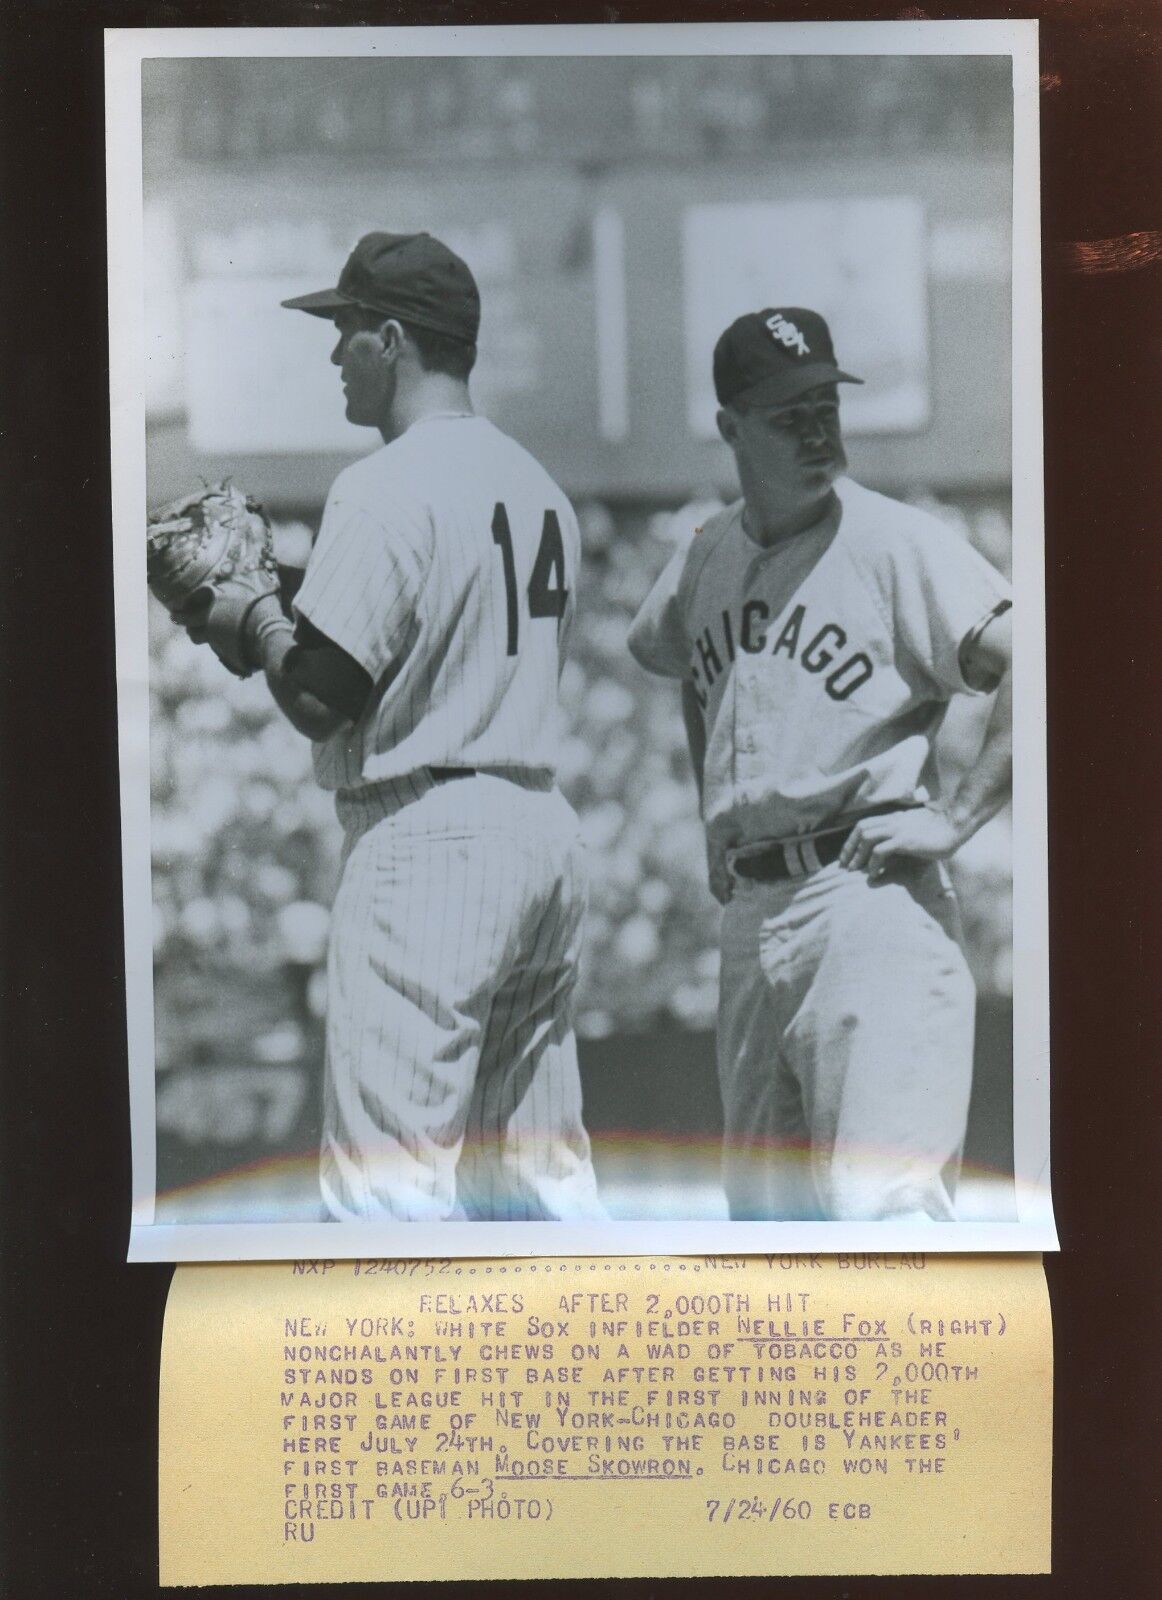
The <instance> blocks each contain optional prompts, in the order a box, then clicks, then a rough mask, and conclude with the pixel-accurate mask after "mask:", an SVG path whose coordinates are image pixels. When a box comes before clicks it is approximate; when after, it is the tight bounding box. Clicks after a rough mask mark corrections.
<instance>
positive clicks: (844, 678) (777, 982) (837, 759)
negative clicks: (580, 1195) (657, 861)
mask: <svg viewBox="0 0 1162 1600" xmlns="http://www.w3.org/2000/svg"><path fill="white" fill-rule="evenodd" d="M859 381H860V380H859V379H858V378H852V377H851V376H850V375H849V374H847V373H845V372H842V371H840V369H839V367H838V365H837V364H836V359H835V354H834V350H833V347H832V342H831V336H830V332H829V330H828V328H827V325H826V323H825V322H824V320H823V318H822V317H820V316H819V315H818V314H817V313H815V312H813V311H809V310H805V309H803V308H800V307H784V308H781V309H777V308H767V309H766V310H763V311H759V312H755V313H752V314H748V315H747V316H744V317H740V318H739V319H738V320H737V321H736V322H734V323H733V324H732V325H731V326H730V327H729V328H728V329H727V330H726V332H725V333H724V334H723V335H722V337H721V339H720V340H719V341H718V344H717V346H716V348H715V352H714V383H715V390H716V393H717V396H718V400H719V404H720V407H721V409H720V411H719V413H718V426H719V430H720V432H721V434H722V437H723V438H724V439H725V441H726V442H727V444H728V445H730V447H731V449H732V451H733V452H734V457H735V461H736V464H737V468H738V474H739V480H740V484H741V488H742V498H741V499H740V500H738V501H737V502H735V503H734V504H733V505H730V506H728V507H727V508H726V509H725V510H724V511H722V512H720V513H718V514H717V515H716V516H713V517H711V518H710V520H709V521H708V522H707V523H706V524H705V526H704V527H702V528H701V529H700V530H699V531H698V532H697V533H696V534H695V535H694V537H693V538H692V540H691V541H690V542H689V544H688V546H687V547H686V548H684V549H682V550H680V551H679V552H678V553H677V554H676V555H675V557H674V558H673V560H672V561H671V563H670V564H669V566H668V567H667V568H666V570H665V571H664V572H663V574H662V576H661V577H660V579H659V580H658V583H657V584H656V586H655V587H654V589H653V591H652V592H651V594H650V595H649V597H648V598H647V600H646V601H645V604H644V605H643V607H642V609H641V611H640V613H639V615H638V616H637V618H636V619H635V621H634V624H633V627H632V630H631V634H630V641H629V643H630V649H631V651H632V652H633V654H634V656H635V657H636V658H637V660H638V661H639V662H640V663H641V664H642V665H643V666H644V667H646V668H647V669H648V670H649V671H651V672H656V673H661V674H664V675H666V676H669V677H673V678H677V679H680V680H681V683H682V707H683V714H684V717H685V721H686V727H687V732H688V736H689V741H690V748H691V756H692V759H693V764H694V768H695V772H696V774H697V778H698V783H699V789H700V793H701V802H702V815H703V819H704V822H705V825H706V836H707V851H708V862H709V873H710V885H711V889H712V891H713V893H714V894H715V896H716V897H717V898H718V899H719V900H720V901H721V902H722V903H723V904H724V906H725V911H724V913H723V925H722V975H721V998H720V1008H719V1026H718V1066H719V1078H720V1083H721V1089H722V1100H723V1107H724V1113H725V1145H724V1162H723V1169H724V1178H725V1183H726V1189H727V1195H728V1198H729V1202H730V1208H731V1214H732V1216H734V1217H745V1218H761V1217H775V1218H800V1219H812V1218H849V1219H850V1218H857V1219H864V1220H874V1219H880V1218H894V1219H899V1218H909V1219H911V1218H917V1219H919V1218H932V1219H936V1220H950V1219H952V1218H953V1215H954V1213H953V1203H952V1195H953V1186H954V1184H955V1179H956V1174H957V1172H958V1168H959V1160H960V1152H961V1147H962V1143H963V1139H964V1131H965V1123H966V1119H967V1112H968V1102H969V1093H970V1089H971V1082H972V1052H973V1023H974V1011H975V995H974V990H973V984H972V980H971V977H970V975H969V971H968V967H967V965H966V962H965V959H964V956H963V953H962V950H961V945H960V932H959V926H958V915H957V908H956V903H955V899H954V896H953V892H952V889H951V887H950V883H949V879H948V876H947V873H946V870H945V868H944V866H943V862H944V861H945V860H946V859H947V858H948V857H950V856H951V855H953V854H954V852H955V851H956V850H957V849H958V848H959V846H960V845H961V844H963V843H964V841H965V840H966V839H968V838H969V837H970V836H971V835H972V834H973V833H975V832H976V830H977V829H978V828H980V827H981V825H982V824H983V823H984V822H985V821H986V820H987V819H988V818H989V817H991V816H993V815H994V814H995V813H996V812H997V811H998V810H999V809H1000V808H1001V806H1002V805H1003V804H1004V803H1005V800H1006V799H1007V797H1008V794H1009V792H1010V785H1011V773H1012V703H1011V689H1010V664H1011V614H1010V605H1011V602H1010V597H1009V591H1008V588H1007V586H1006V584H1005V582H1004V580H1003V579H1002V577H1001V575H1000V574H999V573H998V572H996V571H995V570H994V568H993V567H991V566H990V565H989V563H988V562H986V561H985V560H984V559H983V558H982V557H981V556H979V555H978V554H977V553H976V551H975V550H973V549H972V548H971V546H970V545H968V544H967V543H966V542H965V541H964V540H962V539H960V538H958V537H957V536H956V535H955V534H954V533H952V532H951V531H949V530H948V529H946V528H945V527H944V526H943V525H942V524H941V523H940V522H938V521H937V520H935V519H934V518H932V517H930V516H928V515H927V514H925V513H924V512H921V511H919V510H915V509H913V508H911V507H909V506H906V505H902V504H900V503H899V502H898V501H895V500H892V499H889V498H887V497H886V496H884V495H881V494H876V493H873V492H872V491H871V490H869V489H866V488H863V487H861V486H860V485H859V484H857V483H855V482H853V481H852V479H850V478H849V477H847V476H845V469H846V465H847V458H846V455H845V453H844V448H843V440H842V434H841V430H840V425H839V402H838V387H837V386H838V385H839V384H841V383H858V382H859ZM986 693H995V701H994V703H993V706H992V708H991V712H990V715H989V720H988V722H987V726H986V731H985V736H984V740H983V744H982V748H981V750H980V752H979V754H978V756H977V759H976V761H975V763H974V764H973V765H972V767H971V768H970V770H969V771H968V772H967V774H966V776H965V777H964V779H963V780H962V781H961V783H960V784H959V786H958V787H957V789H956V790H955V792H954V793H951V794H947V795H944V794H942V793H941V789H940V783H939V775H938V773H937V769H936V762H935V758H934V753H933V746H934V741H935V738H936V735H937V734H938V732H939V730H940V726H941V723H942V721H943V718H944V714H945V709H946V707H947V705H948V702H949V700H950V698H951V697H952V696H953V695H958V694H986Z"/></svg>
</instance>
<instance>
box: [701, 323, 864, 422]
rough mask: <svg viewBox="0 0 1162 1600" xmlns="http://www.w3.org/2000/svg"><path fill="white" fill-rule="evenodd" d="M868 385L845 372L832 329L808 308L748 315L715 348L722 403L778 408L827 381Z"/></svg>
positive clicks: (716, 387) (716, 386)
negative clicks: (837, 356)
mask: <svg viewBox="0 0 1162 1600" xmlns="http://www.w3.org/2000/svg"><path fill="white" fill-rule="evenodd" d="M862 382H863V379H862V378H853V377H852V375H851V373H850V372H841V371H840V370H839V367H838V365H837V364H836V360H835V347H834V346H833V345H832V343H831V331H830V329H829V328H828V326H827V324H826V323H825V322H824V320H823V318H822V317H821V316H820V315H819V313H818V312H817V311H807V310H805V309H804V308H803V307H802V306H782V307H773V306H768V307H767V309H766V310H765V311H748V312H747V314H746V316H744V317H739V318H738V320H737V321H736V322H732V323H731V324H730V327H729V328H727V330H726V332H725V333H724V334H723V335H722V337H721V339H719V341H718V343H717V344H716V345H715V346H714V392H715V394H717V396H718V403H719V405H724V406H728V405H733V404H735V403H736V402H738V401H742V402H744V403H745V404H747V405H758V406H764V405H766V406H777V405H783V404H785V403H786V402H787V401H789V400H794V398H795V397H796V395H800V394H803V393H805V392H806V390H808V389H814V388H817V387H818V386H819V384H822V383H862Z"/></svg>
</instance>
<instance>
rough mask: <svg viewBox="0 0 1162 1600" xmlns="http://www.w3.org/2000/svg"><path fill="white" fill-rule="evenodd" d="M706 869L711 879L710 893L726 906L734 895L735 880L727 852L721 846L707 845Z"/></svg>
mask: <svg viewBox="0 0 1162 1600" xmlns="http://www.w3.org/2000/svg"><path fill="white" fill-rule="evenodd" d="M706 868H707V873H708V876H709V878H710V893H711V894H712V895H713V896H714V898H715V899H716V900H717V901H718V904H719V905H720V906H724V905H726V904H727V902H728V901H729V900H730V899H731V897H732V896H733V894H734V879H733V878H732V877H731V874H730V868H729V867H728V866H727V864H726V852H725V850H723V849H722V848H721V846H719V845H713V844H707V846H706Z"/></svg>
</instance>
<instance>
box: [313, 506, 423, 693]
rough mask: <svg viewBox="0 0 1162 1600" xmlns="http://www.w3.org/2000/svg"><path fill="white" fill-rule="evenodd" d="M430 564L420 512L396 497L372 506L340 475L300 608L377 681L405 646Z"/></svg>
mask: <svg viewBox="0 0 1162 1600" xmlns="http://www.w3.org/2000/svg"><path fill="white" fill-rule="evenodd" d="M345 479H346V480H347V481H346V482H345V481H344V480H345ZM356 481H357V480H356ZM431 561H432V537H431V522H430V519H429V518H428V516H427V515H426V514H425V512H424V509H423V507H422V506H417V505H409V504H408V502H407V501H406V499H405V498H404V497H403V496H402V495H401V494H399V493H398V491H397V492H396V493H394V494H389V495H386V496H384V497H382V499H380V500H379V501H377V502H375V503H372V504H368V503H366V501H365V500H364V499H363V498H362V497H361V496H360V495H359V494H358V493H357V492H354V491H353V485H352V483H351V480H350V478H349V477H348V475H347V474H342V475H341V476H340V477H339V478H338V479H336V481H335V486H334V488H333V489H332V491H331V493H330V495H329V496H328V497H327V504H326V507H325V508H324V511H323V522H322V526H321V527H320V529H319V537H318V539H317V540H316V542H315V547H314V550H313V551H312V553H311V559H310V562H309V564H308V566H307V572H306V577H305V578H304V579H303V584H302V587H301V589H300V590H299V592H298V594H297V596H296V597H295V610H296V611H297V612H298V614H299V615H300V616H302V617H305V618H306V619H307V621H308V622H310V623H311V624H312V625H313V626H314V627H316V628H317V629H318V630H319V632H320V633H325V634H326V636H327V638H328V639H330V640H331V641H332V642H333V643H334V644H337V645H338V646H339V647H340V649H342V650H345V651H346V652H347V654H348V655H349V656H351V657H353V658H354V660H356V661H357V662H358V663H359V665H360V666H361V667H362V668H363V669H364V671H365V672H366V673H367V674H368V675H369V676H370V678H371V679H372V681H373V682H378V681H379V679H380V678H381V677H382V675H383V674H384V672H385V671H386V670H387V668H388V667H389V666H390V665H391V663H392V660H393V659H394V657H395V656H396V655H397V654H398V653H399V651H400V649H401V648H402V645H403V641H404V639H405V637H406V634H407V630H408V625H409V623H410V621H411V618H412V615H413V613H414V612H415V609H416V606H417V605H418V603H419V597H420V593H421V591H422V589H423V586H424V582H425V580H426V578H427V574H428V571H429V569H430V567H431Z"/></svg>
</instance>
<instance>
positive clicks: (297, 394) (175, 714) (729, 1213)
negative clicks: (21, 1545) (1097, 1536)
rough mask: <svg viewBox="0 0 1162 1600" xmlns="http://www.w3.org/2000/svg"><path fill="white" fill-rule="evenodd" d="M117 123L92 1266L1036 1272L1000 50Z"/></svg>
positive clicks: (724, 34) (389, 66) (1038, 625)
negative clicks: (972, 1256)
mask: <svg viewBox="0 0 1162 1600" xmlns="http://www.w3.org/2000/svg"><path fill="white" fill-rule="evenodd" d="M106 110H107V130H106V131H107V161H108V177H109V197H110V198H109V240H110V244H109V252H110V273H109V276H110V334H111V341H110V343H111V399H112V420H113V437H112V450H113V493H114V544H115V582H116V602H117V671H118V707H119V730H120V760H121V798H122V829H123V861H124V910H125V939H126V976H127V992H128V1026H129V1057H130V1097H131V1104H132V1123H133V1126H132V1137H133V1168H134V1170H133V1187H134V1204H133V1225H132V1234H131V1240H130V1258H131V1259H137V1260H175V1259H176V1260H183V1259H222V1258H227V1259H229V1258H259V1259H272V1258H280V1257H281V1258H286V1257H304V1256H312V1257H328V1256H330V1257H335V1256H352V1255H354V1256H383V1255H390V1256H393V1257H406V1256H413V1257H418V1256H432V1255H438V1256H442V1257H454V1256H466V1255H484V1256H497V1255H517V1254H529V1253H534V1252H535V1253H537V1254H554V1253H559V1254H570V1253H571V1254H577V1253H581V1252H592V1253H598V1254H626V1253H632V1252H642V1251H663V1252H664V1251H675V1250H680V1251H690V1250H714V1251H732V1250H734V1251H740V1252H741V1251H755V1250H758V1251H762V1250H767V1251H772V1252H797V1251H803V1250H824V1251H844V1250H858V1251H869V1250H871V1251H878V1250H880V1249H892V1250H924V1251H931V1250H935V1251H941V1250H944V1251H958V1252H959V1251H973V1250H996V1249H1019V1250H1035V1249H1052V1248H1055V1247H1056V1235H1055V1232H1054V1223H1053V1212H1052V1203H1051V1196H1050V1186H1049V1117H1048V1074H1049V1059H1048V1054H1049V1051H1048V1037H1049V1027H1048V1022H1049V1018H1048V979H1047V935H1046V925H1047V892H1046V873H1047V869H1046V860H1047V847H1046V837H1045V820H1044V819H1045V792H1044V791H1045V752H1044V648H1045V646H1044V623H1043V566H1044V529H1043V511H1042V460H1041V390H1040V363H1041V356H1040V342H1039V341H1040V303H1039V277H1038V273H1039V246H1038V239H1039V235H1038V219H1039V208H1038V190H1037V182H1038V152H1037V121H1036V119H1037V52H1036V24H1035V23H1031V22H1028V23H1021V22H1017V23H985V22H957V23H940V24H935V23H931V24H930V23H926V22H922V21H919V22H902V23H883V24H880V23H874V24H871V23H869V24H856V25H851V24H841V23H827V24H802V25H800V24H761V25H751V24H745V25H743V24H738V25H734V24H712V25H684V26H674V27H669V26H654V25H651V26H643V27H636V26H633V27H619V28H602V27H592V28H589V27H577V28H574V27H537V28H460V29H455V30H452V29H427V28H409V29H351V30H344V29H318V30H310V29H282V30H278V29H264V30H226V29H206V30H181V29H170V30H140V31H124V32H118V31H112V32H110V33H109V34H108V35H107V41H106ZM545 1224H551V1225H550V1226H545ZM939 1224H945V1226H939Z"/></svg>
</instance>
